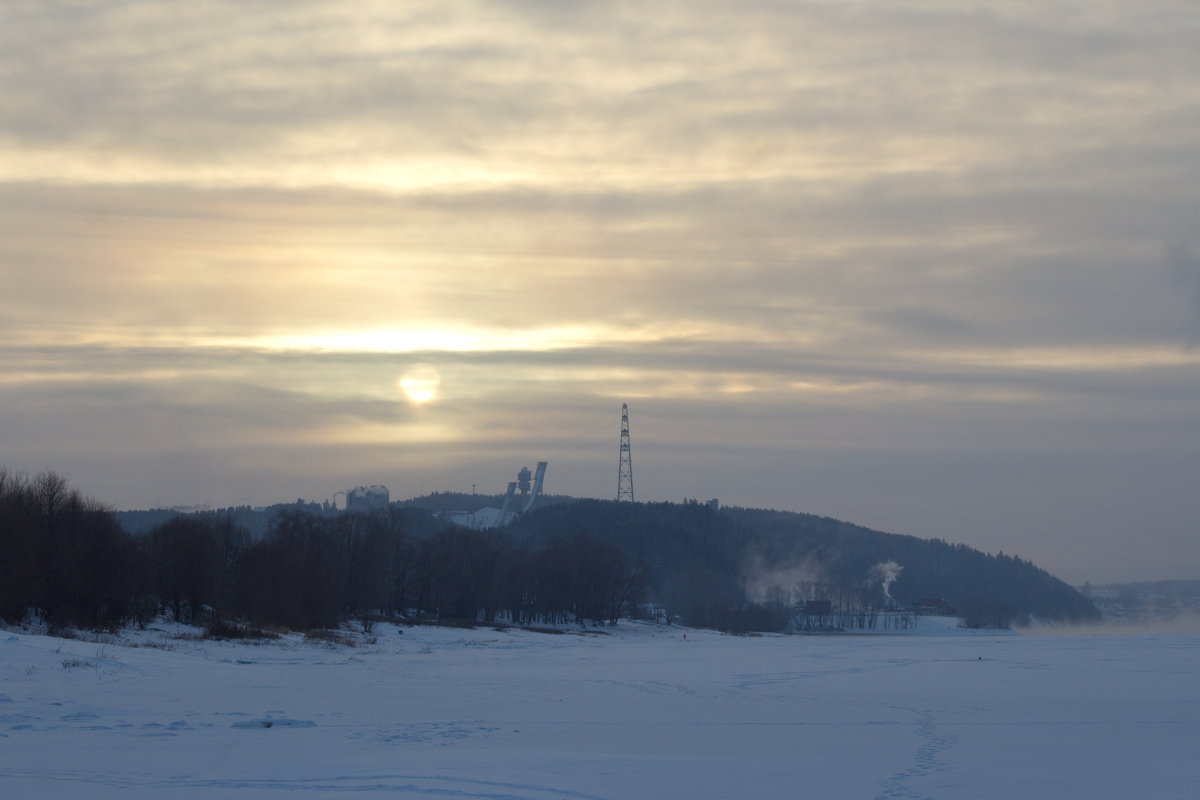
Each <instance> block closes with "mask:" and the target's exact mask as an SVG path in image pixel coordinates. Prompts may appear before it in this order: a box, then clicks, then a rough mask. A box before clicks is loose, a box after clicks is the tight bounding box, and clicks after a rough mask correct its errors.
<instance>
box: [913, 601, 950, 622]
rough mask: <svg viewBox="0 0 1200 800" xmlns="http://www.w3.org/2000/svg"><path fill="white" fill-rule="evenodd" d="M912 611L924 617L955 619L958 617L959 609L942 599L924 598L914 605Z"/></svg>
mask: <svg viewBox="0 0 1200 800" xmlns="http://www.w3.org/2000/svg"><path fill="white" fill-rule="evenodd" d="M912 610H913V612H914V613H916V614H919V615H921V616H924V617H954V616H957V615H958V609H956V608H955V607H954V606H952V605H950V604H949V603H947V602H946V601H945V600H943V599H941V598H940V597H923V598H921V599H920V600H918V601H917V602H915V603H913V607H912Z"/></svg>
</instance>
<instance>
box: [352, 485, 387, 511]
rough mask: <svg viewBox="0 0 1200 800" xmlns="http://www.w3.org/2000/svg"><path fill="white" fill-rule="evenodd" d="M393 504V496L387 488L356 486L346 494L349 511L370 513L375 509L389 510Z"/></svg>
mask: <svg viewBox="0 0 1200 800" xmlns="http://www.w3.org/2000/svg"><path fill="white" fill-rule="evenodd" d="M390 504H391V495H389V494H388V490H387V487H386V486H380V485H378V484H376V485H374V486H355V487H354V488H353V489H351V490H350V491H348V492H346V510H347V511H370V510H371V509H375V508H387V507H388V506H389V505H390Z"/></svg>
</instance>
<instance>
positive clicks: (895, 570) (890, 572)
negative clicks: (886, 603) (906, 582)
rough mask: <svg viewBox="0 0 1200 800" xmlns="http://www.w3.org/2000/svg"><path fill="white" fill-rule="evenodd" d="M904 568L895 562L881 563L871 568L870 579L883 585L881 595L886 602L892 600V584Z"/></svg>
mask: <svg viewBox="0 0 1200 800" xmlns="http://www.w3.org/2000/svg"><path fill="white" fill-rule="evenodd" d="M903 569H904V567H902V566H900V565H899V564H897V563H896V562H895V561H881V562H880V563H878V564H876V565H875V566H873V567H871V577H872V578H873V579H874V580H877V581H879V582H880V583H881V584H882V585H883V594H884V596H885V597H887V599H888V600H891V599H892V584H893V583H895V582H896V579H897V578H899V577H900V573H901V571H903Z"/></svg>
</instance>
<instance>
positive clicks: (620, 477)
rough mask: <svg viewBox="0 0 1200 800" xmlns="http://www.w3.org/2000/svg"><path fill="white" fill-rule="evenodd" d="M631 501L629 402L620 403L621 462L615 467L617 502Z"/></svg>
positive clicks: (631, 467) (631, 463)
mask: <svg viewBox="0 0 1200 800" xmlns="http://www.w3.org/2000/svg"><path fill="white" fill-rule="evenodd" d="M622 500H628V501H629V502H631V503H632V502H633V460H632V459H631V458H630V454H629V404H628V403H622V404H621V463H620V466H619V467H618V469H617V502H618V503H619V502H621V501H622Z"/></svg>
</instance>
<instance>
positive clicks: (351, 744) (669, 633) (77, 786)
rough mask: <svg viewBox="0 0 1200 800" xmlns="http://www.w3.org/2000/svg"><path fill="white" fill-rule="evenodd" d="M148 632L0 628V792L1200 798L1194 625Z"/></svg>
mask: <svg viewBox="0 0 1200 800" xmlns="http://www.w3.org/2000/svg"><path fill="white" fill-rule="evenodd" d="M158 627H159V628H160V630H153V629H152V630H147V631H141V632H130V633H128V634H127V635H126V636H125V638H126V639H127V641H129V642H131V643H137V644H141V645H144V646H141V647H136V648H134V647H127V646H121V645H119V644H111V643H110V644H104V643H88V642H84V641H80V640H62V639H55V638H50V637H45V636H29V635H22V634H16V633H2V632H0V797H4V798H8V799H9V800H17V799H18V798H34V797H38V798H42V797H56V798H122V800H140V798H159V797H164V796H170V797H178V798H201V797H212V796H215V795H216V794H217V792H218V791H219V792H220V795H221V797H223V798H259V797H267V798H270V797H289V798H291V797H297V796H320V797H331V796H340V795H346V796H351V795H353V796H360V795H361V794H362V793H364V792H367V793H370V792H377V793H380V794H383V795H386V796H390V797H404V798H455V797H458V798H493V799H495V800H551V799H554V800H564V799H569V800H600V799H601V798H603V799H605V800H636V799H637V798H722V800H726V799H728V798H798V797H813V798H946V800H962V799H963V798H1005V800H1009V799H1010V798H1069V797H1088V798H1091V800H1096V799H1097V798H1114V799H1115V798H1122V800H1124V798H1164V799H1165V798H1172V800H1174V799H1175V798H1184V797H1200V681H1198V680H1197V678H1198V677H1200V636H1189V635H1161V636H1160V635H1155V636H1133V635H1123V636H1091V635H1080V636H1070V635H1060V636H1037V637H1026V636H1018V635H1012V634H996V633H992V634H979V633H972V634H964V633H962V632H959V631H956V630H954V629H953V628H948V627H946V626H945V625H944V624H939V623H938V621H936V620H929V619H924V620H922V622H921V626H920V627H919V629H918V631H917V632H916V633H915V634H910V635H899V636H878V635H877V636H829V637H824V636H792V637H781V636H763V637H735V636H725V635H721V634H717V633H712V632H705V631H690V630H689V631H683V630H681V629H676V628H666V627H662V626H655V625H647V624H639V623H623V624H622V625H620V626H617V627H616V628H605V629H602V630H603V631H604V633H599V634H597V633H591V634H587V635H579V634H566V635H548V634H543V633H532V632H527V631H520V630H505V631H496V630H492V629H490V628H479V629H475V630H458V629H445V628H425V627H414V628H405V629H403V632H400V630H399V629H397V628H395V627H394V626H388V625H380V626H378V627H377V630H376V632H375V633H376V636H377V637H378V639H377V641H376V642H375V643H374V644H365V643H364V644H361V645H360V646H358V647H344V646H333V645H329V644H326V643H321V642H312V641H305V640H303V638H302V637H300V636H290V637H285V638H284V639H281V640H279V641H275V642H270V643H266V644H261V645H251V644H240V643H239V644H234V643H221V642H206V641H188V640H178V639H175V638H172V637H173V636H174V635H175V634H177V633H178V632H179V629H178V628H177V627H171V626H158ZM685 633H686V636H687V638H686V640H685V639H684V638H683V636H684V634H685ZM149 645H154V646H149ZM159 648H171V649H159Z"/></svg>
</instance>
